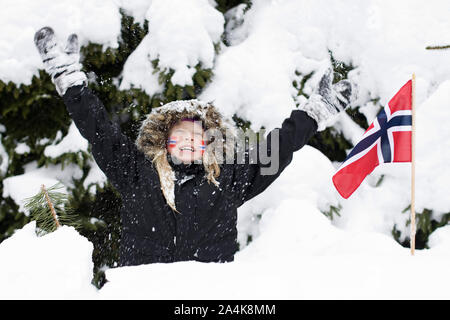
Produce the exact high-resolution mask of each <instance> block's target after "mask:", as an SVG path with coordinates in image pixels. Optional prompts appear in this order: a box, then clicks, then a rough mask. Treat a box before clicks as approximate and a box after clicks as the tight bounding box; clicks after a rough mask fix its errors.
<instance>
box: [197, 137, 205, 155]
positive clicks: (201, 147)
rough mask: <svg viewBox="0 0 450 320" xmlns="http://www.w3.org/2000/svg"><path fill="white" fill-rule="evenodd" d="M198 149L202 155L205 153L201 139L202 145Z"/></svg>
mask: <svg viewBox="0 0 450 320" xmlns="http://www.w3.org/2000/svg"><path fill="white" fill-rule="evenodd" d="M199 149H200V153H201V154H202V155H203V154H204V153H205V150H206V145H205V140H203V139H202V144H201V146H200V147H199Z"/></svg>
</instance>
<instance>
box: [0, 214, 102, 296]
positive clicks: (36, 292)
mask: <svg viewBox="0 0 450 320" xmlns="http://www.w3.org/2000/svg"><path fill="white" fill-rule="evenodd" d="M35 229H36V223H35V222H34V221H32V222H30V223H28V224H27V225H25V226H24V227H23V228H22V229H20V230H18V231H16V232H15V233H14V235H13V236H12V237H10V238H8V239H6V240H5V241H3V242H2V244H1V245H0V261H1V262H2V263H1V265H0V271H1V272H0V299H89V298H91V299H92V298H95V295H96V289H95V287H94V286H92V285H91V284H90V282H91V279H92V269H93V267H94V264H93V263H92V258H91V256H92V251H93V249H94V247H93V245H92V243H90V242H89V241H88V240H87V239H86V238H84V237H82V236H80V235H79V234H78V232H77V231H76V230H75V229H74V228H73V227H67V226H62V227H60V228H59V229H58V230H57V231H55V232H53V233H50V234H48V235H45V236H42V237H38V236H37V235H36V230H35Z"/></svg>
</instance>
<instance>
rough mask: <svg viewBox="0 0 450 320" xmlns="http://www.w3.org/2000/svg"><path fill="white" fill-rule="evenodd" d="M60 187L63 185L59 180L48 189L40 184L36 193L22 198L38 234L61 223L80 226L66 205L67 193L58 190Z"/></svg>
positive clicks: (48, 231) (56, 227)
mask: <svg viewBox="0 0 450 320" xmlns="http://www.w3.org/2000/svg"><path fill="white" fill-rule="evenodd" d="M62 188H64V186H63V185H62V184H61V183H59V182H58V183H56V184H55V185H53V186H51V187H50V188H48V189H47V188H46V187H45V185H41V188H40V191H39V193H38V194H36V195H35V196H33V197H30V198H27V199H25V200H24V202H25V208H26V209H28V210H29V212H30V219H31V220H35V221H36V224H37V234H38V235H45V234H48V233H51V232H53V231H55V230H56V229H58V228H59V227H60V226H61V225H67V226H72V227H74V228H76V229H78V228H79V227H80V226H81V224H80V222H79V219H78V218H77V216H76V215H75V214H74V212H73V209H72V208H70V207H69V205H68V203H69V199H68V195H67V194H66V193H64V192H60V191H58V190H59V189H62Z"/></svg>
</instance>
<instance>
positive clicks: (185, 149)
mask: <svg viewBox="0 0 450 320" xmlns="http://www.w3.org/2000/svg"><path fill="white" fill-rule="evenodd" d="M180 151H190V152H194V148H192V147H181V148H180Z"/></svg>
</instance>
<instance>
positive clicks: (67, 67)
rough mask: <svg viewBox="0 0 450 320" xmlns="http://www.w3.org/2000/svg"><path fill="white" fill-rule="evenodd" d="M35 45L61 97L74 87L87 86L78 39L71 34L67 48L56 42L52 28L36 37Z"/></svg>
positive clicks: (42, 29) (44, 28)
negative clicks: (80, 61)
mask: <svg viewBox="0 0 450 320" xmlns="http://www.w3.org/2000/svg"><path fill="white" fill-rule="evenodd" d="M34 43H35V45H36V47H37V49H38V51H39V54H40V55H41V58H42V62H43V63H44V68H45V71H46V72H47V73H48V74H49V75H50V76H51V78H52V82H53V83H54V84H55V87H56V91H57V92H58V94H59V95H60V96H63V95H64V93H66V90H67V89H68V88H70V87H72V86H77V85H87V78H86V74H85V73H84V72H82V71H81V64H80V63H79V60H80V47H79V45H78V37H77V35H76V34H71V35H70V36H69V38H68V39H67V43H66V46H65V48H62V47H61V46H60V45H59V44H58V43H57V41H56V37H55V33H54V32H53V29H52V28H50V27H43V28H41V29H40V30H39V31H37V32H36V33H35V35H34Z"/></svg>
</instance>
